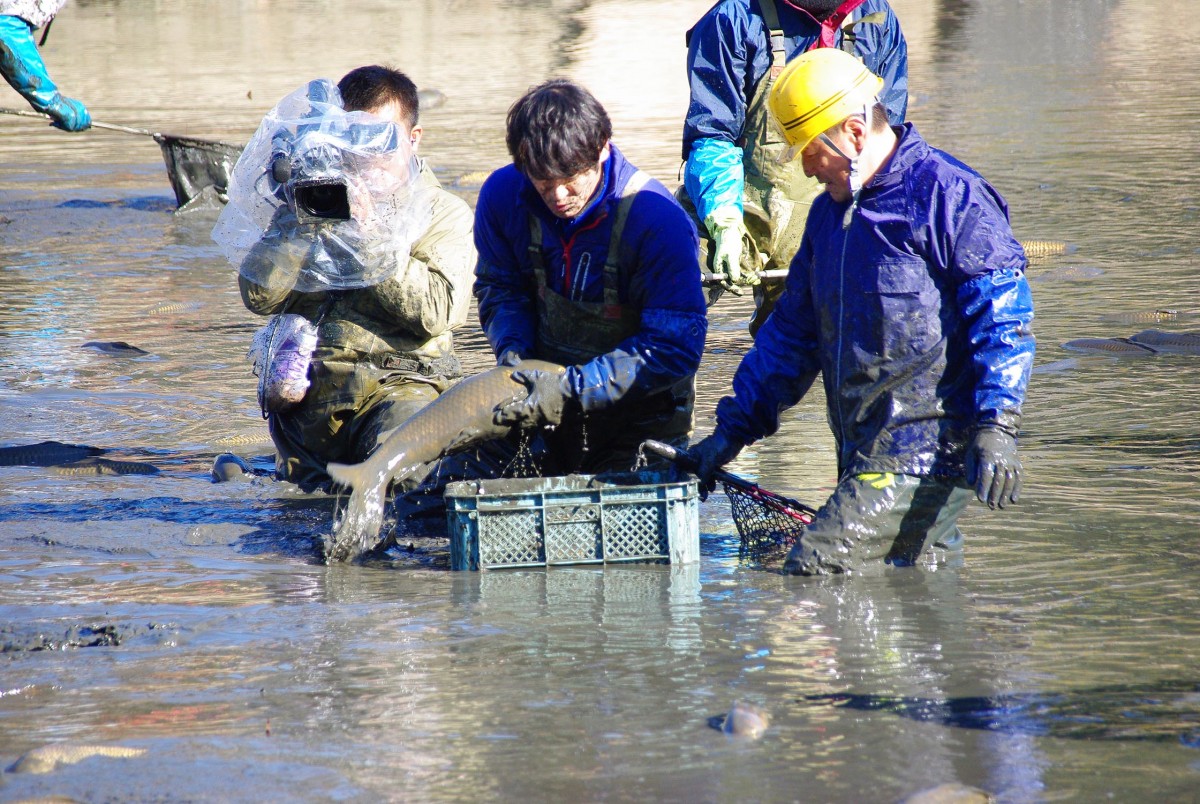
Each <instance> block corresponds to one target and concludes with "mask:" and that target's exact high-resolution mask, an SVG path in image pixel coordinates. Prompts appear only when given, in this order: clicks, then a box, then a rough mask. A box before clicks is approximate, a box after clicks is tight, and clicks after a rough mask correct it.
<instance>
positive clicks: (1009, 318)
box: [945, 180, 1035, 423]
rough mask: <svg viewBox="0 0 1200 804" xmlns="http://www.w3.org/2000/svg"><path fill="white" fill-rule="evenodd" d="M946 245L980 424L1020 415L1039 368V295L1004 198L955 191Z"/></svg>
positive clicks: (973, 188) (984, 191) (968, 186)
mask: <svg viewBox="0 0 1200 804" xmlns="http://www.w3.org/2000/svg"><path fill="white" fill-rule="evenodd" d="M954 191H955V192H953V193H952V195H951V200H950V201H948V203H947V208H948V209H952V210H954V212H955V215H954V219H953V220H952V221H949V222H947V227H948V228H947V230H946V231H948V232H950V233H951V235H950V238H949V239H948V240H947V242H946V243H945V249H946V253H948V254H949V255H950V256H951V259H952V261H953V262H952V275H953V276H955V277H957V278H958V279H959V282H960V283H959V285H958V290H957V301H958V307H959V310H960V311H961V314H962V316H963V319H964V322H965V324H966V327H967V333H968V338H969V340H970V344H971V355H972V358H971V359H972V362H973V363H974V366H975V378H976V380H975V410H976V421H977V422H979V423H989V422H994V421H998V420H1003V419H1005V418H1006V417H1008V416H1011V415H1012V414H1016V415H1019V414H1020V410H1021V404H1022V403H1023V401H1024V399H1025V389H1026V387H1027V386H1028V384H1029V374H1030V371H1031V370H1032V368H1033V357H1034V350H1035V340H1034V336H1033V328H1032V327H1033V295H1032V293H1031V291H1030V288H1029V282H1028V280H1027V278H1026V276H1025V268H1026V260H1025V252H1024V250H1023V249H1022V248H1021V244H1020V243H1018V242H1017V240H1016V238H1015V237H1014V236H1013V233H1012V229H1011V227H1010V226H1009V221H1008V210H1007V207H1006V205H1005V203H1004V200H1003V198H1001V197H1000V195H999V193H997V192H996V191H995V190H994V189H993V188H991V187H990V186H989V185H987V183H986V182H984V181H982V180H977V181H972V182H964V183H962V184H960V185H958V186H957V187H955V188H954Z"/></svg>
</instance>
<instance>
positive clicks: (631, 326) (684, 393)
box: [475, 145, 708, 474]
mask: <svg viewBox="0 0 1200 804" xmlns="http://www.w3.org/2000/svg"><path fill="white" fill-rule="evenodd" d="M475 244H476V248H477V249H478V252H479V262H478V265H477V267H476V280H475V295H476V298H477V299H478V301H479V320H480V323H481V324H482V325H483V329H484V332H485V333H486V334H487V337H488V341H489V342H490V343H491V346H492V349H493V351H495V353H496V354H497V355H502V354H503V353H505V352H507V351H515V352H516V353H517V354H519V355H520V356H521V357H522V358H539V359H543V360H551V361H554V362H558V363H562V364H564V365H566V366H568V368H567V378H568V382H569V383H570V384H571V386H572V388H573V389H574V391H575V395H576V397H577V398H578V400H579V402H580V406H581V408H582V411H581V412H582V416H581V417H580V418H579V419H578V420H576V421H564V423H563V425H561V426H559V427H557V428H555V430H554V431H552V432H550V433H547V434H546V435H547V437H548V438H549V439H551V440H552V441H553V444H552V445H551V448H550V450H549V452H550V454H551V457H552V458H553V459H554V461H553V465H552V466H553V468H551V469H550V470H549V471H546V472H545V473H547V474H561V473H564V472H571V471H583V472H589V473H594V472H597V471H602V470H604V469H608V468H618V469H622V470H628V469H630V468H631V466H632V462H633V458H634V456H635V453H636V451H637V446H638V445H639V444H640V443H641V442H642V441H643V440H644V439H647V438H651V437H653V438H657V439H660V440H667V441H675V442H676V443H680V444H683V443H686V439H687V435H688V434H689V433H690V431H691V426H692V410H693V405H694V400H695V388H694V379H695V373H696V370H697V368H698V367H699V365H700V358H701V355H702V353H703V351H704V338H705V335H706V333H707V328H708V324H707V319H706V316H705V299H704V293H703V290H702V288H701V284H700V275H699V268H698V265H699V263H698V260H699V257H698V245H697V239H696V232H695V229H694V227H693V225H692V223H691V221H690V220H689V219H688V217H687V215H686V213H684V211H683V210H682V209H681V208H680V207H679V205H678V204H677V203H676V202H675V200H674V199H673V198H672V197H671V195H670V193H669V192H668V191H667V189H666V188H665V187H663V185H662V184H661V183H659V182H658V181H656V180H654V179H651V178H650V177H649V176H647V175H646V174H645V173H643V172H641V171H639V170H638V169H637V168H636V167H634V166H633V165H632V164H631V163H630V162H629V161H627V160H626V159H625V157H624V155H623V154H622V153H621V151H620V150H619V149H618V148H617V147H616V146H615V145H612V146H611V147H610V154H609V157H608V159H607V160H606V161H605V162H604V163H603V174H602V178H601V183H600V186H599V187H598V188H597V191H596V196H595V198H594V199H593V200H592V202H591V203H590V204H589V205H588V206H587V208H586V209H584V211H583V212H582V213H581V214H580V215H579V216H578V217H577V218H574V219H572V220H562V219H560V218H558V217H556V216H555V215H554V214H553V213H552V212H551V211H550V210H549V209H548V208H547V207H546V205H545V203H544V202H543V201H542V199H541V197H540V196H539V195H538V194H537V192H536V191H535V190H534V188H533V186H532V185H531V184H530V182H529V180H528V179H526V178H525V177H524V176H523V175H522V174H521V173H520V172H519V171H518V170H517V169H516V167H514V166H512V165H509V166H508V167H505V168H502V169H500V170H498V171H496V172H495V173H493V174H492V175H491V177H489V178H488V180H487V182H486V183H485V184H484V185H483V188H482V189H481V190H480V194H479V203H478V205H477V207H476V210H475Z"/></svg>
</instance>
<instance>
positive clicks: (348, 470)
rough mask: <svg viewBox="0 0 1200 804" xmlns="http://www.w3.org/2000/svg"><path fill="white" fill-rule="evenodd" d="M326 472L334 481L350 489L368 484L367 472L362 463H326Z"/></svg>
mask: <svg viewBox="0 0 1200 804" xmlns="http://www.w3.org/2000/svg"><path fill="white" fill-rule="evenodd" d="M325 473H326V474H327V475H329V476H330V477H332V478H333V482H335V483H337V484H338V485H339V486H345V487H346V488H348V489H357V488H364V487H365V486H366V485H367V473H366V471H365V470H364V468H363V465H362V464H361V463H355V464H350V463H330V464H326V465H325Z"/></svg>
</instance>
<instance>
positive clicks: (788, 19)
mask: <svg viewBox="0 0 1200 804" xmlns="http://www.w3.org/2000/svg"><path fill="white" fill-rule="evenodd" d="M775 6H776V8H777V9H778V11H779V24H780V26H782V28H783V32H784V36H785V37H786V38H787V44H786V49H787V57H788V59H789V60H790V59H792V58H794V57H795V56H796V55H798V54H800V53H803V52H805V51H806V50H808V49H809V48H811V47H812V46H813V44H814V43H815V42H816V41H817V39H818V36H819V35H820V30H821V29H820V25H819V24H818V23H817V22H816V20H814V19H813V18H812V17H811V16H809V15H808V14H806V13H804V12H803V11H798V10H796V9H795V8H792V7H791V6H789V5H788V4H787V3H786V2H784V0H775ZM876 12H884V13H885V14H886V15H887V19H886V21H885V22H883V23H882V24H865V25H860V26H857V27H856V28H855V35H856V37H857V41H856V42H855V45H854V55H856V56H858V57H860V58H861V59H862V60H863V62H864V63H865V64H866V65H867V67H868V68H869V69H870V70H871V71H872V72H873V73H875V74H876V75H878V76H879V77H880V78H882V79H883V86H884V88H883V92H882V93H880V98H879V99H880V100H881V101H883V104H884V106H886V107H887V110H888V119H889V120H891V121H892V123H901V122H903V121H904V115H905V113H906V111H907V109H908V46H907V45H906V44H905V41H904V35H903V34H902V33H901V31H900V21H899V20H898V19H897V18H896V15H895V13H894V12H893V11H892V9H891V7H890V6H889V5H888V4H887V2H886V1H885V0H866V2H864V3H863V4H862V5H861V6H859V8H858V9H857V11H856V12H855V15H854V17H853V18H854V19H860V18H862V17H865V16H867V15H869V14H873V13H876ZM841 45H842V32H841V31H839V33H838V41H837V42H836V43H835V46H837V47H840V46H841ZM687 64H688V82H689V83H690V85H691V102H690V104H689V105H688V112H687V118H686V119H685V120H684V124H683V158H684V159H687V158H688V155H689V154H690V153H691V151H692V143H693V142H695V141H696V140H698V139H706V138H712V139H719V140H725V141H727V142H731V143H738V140H739V138H740V137H741V136H742V132H743V129H744V128H745V125H746V107H747V106H748V105H749V103H750V101H751V100H752V99H753V97H754V91H755V89H756V88H757V87H758V83H759V81H761V80H762V78H763V76H765V75H766V74H767V70H768V69H770V67H771V44H770V36H769V31H768V30H767V28H766V25H765V23H764V22H763V17H762V11H761V9H760V7H759V4H758V0H721V1H720V2H718V3H717V4H716V5H714V6H713V7H712V9H711V10H709V11H708V13H706V14H705V15H704V16H703V17H702V18H701V19H700V21H699V22H697V23H696V24H695V26H693V28H692V30H691V31H689V34H688V60H687ZM738 144H740V143H738Z"/></svg>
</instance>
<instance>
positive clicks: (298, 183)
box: [290, 178, 350, 223]
mask: <svg viewBox="0 0 1200 804" xmlns="http://www.w3.org/2000/svg"><path fill="white" fill-rule="evenodd" d="M290 195H291V197H292V198H293V200H294V201H295V209H294V210H293V212H295V214H296V221H297V222H299V223H320V222H321V221H348V220H350V193H349V190H348V188H347V187H346V182H345V181H344V180H342V179H336V178H316V179H296V180H294V181H293V182H292V185H291V193H290Z"/></svg>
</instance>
